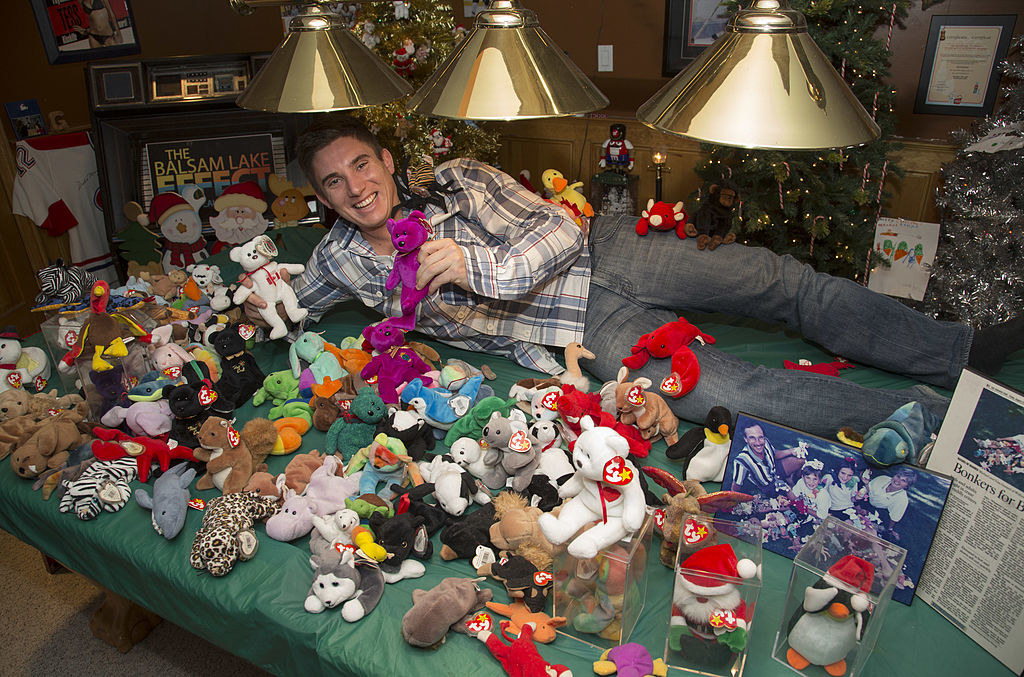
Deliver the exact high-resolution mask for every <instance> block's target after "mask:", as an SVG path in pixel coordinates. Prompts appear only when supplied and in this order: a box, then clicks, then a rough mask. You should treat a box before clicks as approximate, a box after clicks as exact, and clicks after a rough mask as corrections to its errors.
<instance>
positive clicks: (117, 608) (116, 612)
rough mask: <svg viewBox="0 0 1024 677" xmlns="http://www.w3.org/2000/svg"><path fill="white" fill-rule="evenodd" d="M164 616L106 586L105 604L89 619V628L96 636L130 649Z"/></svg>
mask: <svg viewBox="0 0 1024 677" xmlns="http://www.w3.org/2000/svg"><path fill="white" fill-rule="evenodd" d="M162 620H163V619H162V618H160V617H159V616H157V615H156V614H155V613H153V612H152V611H150V610H148V609H145V608H143V607H141V606H139V605H138V604H136V603H134V602H132V601H131V600H129V599H126V598H124V597H121V596H120V595H118V594H116V593H113V592H111V591H109V590H107V591H106V598H105V599H104V600H103V604H102V605H100V608H99V609H97V610H96V613H94V614H93V616H92V620H90V621H89V629H90V630H92V634H93V636H95V637H97V638H99V639H102V640H103V641H104V642H106V643H107V644H109V645H110V646H112V647H114V648H115V649H117V650H118V651H120V652H121V653H127V651H128V650H129V649H131V648H132V647H133V646H135V645H136V644H138V643H139V642H141V641H142V640H144V639H145V638H146V635H148V634H149V631H150V630H152V629H153V628H155V627H156V626H157V624H158V623H160V621H162Z"/></svg>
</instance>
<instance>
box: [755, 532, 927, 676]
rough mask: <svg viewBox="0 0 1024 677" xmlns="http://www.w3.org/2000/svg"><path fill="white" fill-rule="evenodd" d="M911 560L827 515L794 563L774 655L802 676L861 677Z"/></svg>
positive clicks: (903, 551)
mask: <svg viewBox="0 0 1024 677" xmlns="http://www.w3.org/2000/svg"><path fill="white" fill-rule="evenodd" d="M906 555H907V551H906V550H905V549H903V548H901V547H899V546H896V545H893V544H892V543H889V542H888V541H883V540H882V539H880V538H878V537H877V536H873V535H872V534H869V533H868V532H866V531H861V530H860V529H857V528H856V527H854V526H852V525H850V524H847V523H846V522H841V521H839V520H838V519H836V518H835V517H828V518H826V519H825V520H824V521H823V522H822V523H821V525H819V526H818V528H817V530H815V532H814V534H813V535H811V537H810V538H809V539H808V540H807V543H806V544H804V547H803V548H801V549H800V552H799V554H797V556H796V559H795V560H794V562H793V574H792V577H791V579H790V582H789V592H788V594H787V596H786V604H785V607H784V611H783V615H782V622H781V625H780V626H779V631H778V633H776V635H775V648H774V650H773V652H772V657H773V658H775V660H777V661H779V662H780V663H782V664H783V665H786V666H788V667H789V668H790V669H792V670H793V671H795V672H798V673H800V674H803V675H812V676H815V677H817V676H819V675H820V676H821V677H829V676H838V675H841V676H843V677H856V675H858V674H859V673H860V671H861V670H862V669H863V667H864V664H865V663H866V662H867V660H868V658H869V657H870V656H871V652H872V650H873V649H874V646H875V642H876V641H877V639H878V634H879V632H880V631H881V628H882V621H883V619H884V616H885V611H886V609H887V608H888V605H889V602H890V599H891V598H892V593H893V589H894V588H895V586H896V579H897V578H898V577H899V573H900V571H901V570H902V568H903V560H904V558H905V557H906Z"/></svg>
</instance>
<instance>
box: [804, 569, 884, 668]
mask: <svg viewBox="0 0 1024 677" xmlns="http://www.w3.org/2000/svg"><path fill="white" fill-rule="evenodd" d="M874 578H875V568H874V566H873V565H872V564H871V563H870V562H868V561H866V560H863V559H861V558H860V557H857V556H855V555H846V556H845V557H843V558H842V559H840V560H839V561H838V562H836V563H835V564H834V565H832V566H831V567H830V568H829V570H828V573H827V574H826V575H824V576H822V578H821V580H820V581H818V582H817V583H815V584H814V585H813V586H810V587H808V588H806V589H805V590H804V603H803V606H802V607H801V608H800V609H797V611H796V613H795V614H793V618H792V620H790V622H789V638H788V641H789V650H788V651H787V652H786V660H787V662H788V663H789V664H790V665H791V666H793V668H795V669H797V670H803V669H804V668H806V667H807V666H808V665H811V664H813V665H820V666H822V667H823V668H824V669H825V671H826V672H828V674H830V675H833V676H834V677H841V675H844V674H845V673H846V656H847V654H849V653H850V650H852V649H853V648H854V647H855V646H856V645H857V643H858V642H860V638H861V636H862V634H863V632H864V624H865V623H866V622H867V619H868V609H869V607H870V605H871V604H870V601H869V600H868V596H867V593H869V592H870V591H871V584H872V582H873V581H874Z"/></svg>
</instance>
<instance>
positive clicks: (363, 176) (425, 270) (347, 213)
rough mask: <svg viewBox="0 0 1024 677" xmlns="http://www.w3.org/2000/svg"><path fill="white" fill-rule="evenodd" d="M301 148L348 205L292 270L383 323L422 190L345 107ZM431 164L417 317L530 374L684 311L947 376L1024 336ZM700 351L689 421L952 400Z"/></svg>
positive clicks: (310, 302)
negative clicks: (778, 328) (583, 215)
mask: <svg viewBox="0 0 1024 677" xmlns="http://www.w3.org/2000/svg"><path fill="white" fill-rule="evenodd" d="M297 154H298V159H299V163H300V164H301V166H302V168H303V170H304V172H305V173H306V176H307V177H308V178H309V179H310V181H311V183H312V185H313V188H314V190H315V191H316V195H317V197H318V198H319V199H320V201H321V202H323V203H324V204H325V205H327V206H328V207H330V208H331V209H333V210H334V211H336V212H337V213H338V214H339V219H338V221H337V222H336V223H335V224H334V227H333V228H332V229H331V230H330V231H329V232H328V233H327V235H325V236H324V238H323V239H322V240H321V241H320V243H319V244H318V245H317V246H316V248H315V249H314V250H313V254H312V256H311V257H310V258H309V261H308V263H307V264H306V270H305V272H304V273H303V274H301V275H299V276H297V277H296V279H294V280H293V281H292V286H293V288H294V289H295V292H296V294H297V296H298V299H299V303H300V304H301V305H302V306H303V307H305V308H308V309H309V319H310V320H312V321H317V320H319V319H320V318H321V317H322V316H323V315H324V313H325V312H326V311H327V310H328V309H329V308H330V307H331V306H333V305H334V304H336V303H338V302H339V301H343V300H346V299H351V298H353V297H355V298H357V299H359V300H360V301H361V302H362V303H363V304H365V305H367V306H370V307H373V308H375V309H376V310H378V311H379V312H380V313H381V314H382V315H384V316H386V317H387V316H394V317H397V316H400V315H401V309H400V307H399V292H398V288H395V289H393V290H391V291H387V290H386V289H385V287H384V284H385V281H386V280H387V277H388V274H389V273H390V272H391V269H392V267H393V264H394V254H395V247H394V246H393V244H392V242H391V237H390V234H389V233H388V230H387V220H388V218H389V217H393V218H400V217H402V216H405V215H407V214H408V211H409V209H408V206H407V204H404V203H407V202H408V201H409V199H410V198H411V197H413V196H411V195H410V194H407V192H406V191H405V190H404V189H403V188H402V187H401V186H402V185H403V184H402V183H401V182H397V181H396V178H395V176H394V171H395V163H394V159H393V158H392V156H391V153H390V152H389V151H388V150H386V149H383V148H381V146H380V144H379V143H378V141H377V139H376V138H375V137H374V136H373V135H372V134H371V133H370V132H369V131H368V130H367V129H366V127H365V126H364V125H363V124H362V123H361V122H359V121H358V120H356V119H354V118H352V117H350V116H347V115H344V114H337V113H335V114H329V115H326V116H324V117H322V118H321V119H319V120H318V121H317V122H315V123H313V125H311V126H310V127H309V129H307V130H306V131H305V132H304V133H303V134H302V135H301V136H300V138H299V140H298V143H297ZM435 175H436V179H437V182H438V184H440V185H442V186H445V187H446V188H445V190H443V191H440V194H441V195H443V202H444V204H445V207H444V208H441V207H440V206H438V204H427V205H426V206H423V204H422V201H421V202H420V203H419V207H418V208H421V210H422V211H423V212H424V213H425V214H426V215H427V216H428V217H429V216H431V215H435V214H442V213H444V212H455V215H454V216H452V217H450V218H448V219H446V220H444V221H442V222H441V223H440V224H439V225H438V226H437V227H436V233H435V236H434V239H432V240H430V241H428V242H426V243H425V244H423V245H422V247H421V248H420V252H419V263H420V265H419V271H418V273H417V278H416V281H417V286H418V288H420V289H423V288H429V295H428V296H427V297H426V298H425V299H424V300H423V301H422V302H420V304H419V307H418V310H417V319H416V328H417V330H418V331H420V332H422V333H423V334H426V335H428V336H431V337H434V338H436V339H438V340H439V341H442V342H444V343H447V344H450V345H453V346H456V347H459V348H465V349H468V350H474V351H481V352H486V353H491V354H497V355H501V356H505V357H508V358H510V359H511V360H513V361H515V362H516V363H518V364H520V365H522V366H524V367H528V368H530V369H536V370H539V371H543V372H547V373H549V374H557V373H560V372H561V371H562V367H561V366H560V365H559V364H558V363H557V362H556V361H555V360H554V359H553V358H552V356H551V354H550V353H549V352H548V349H547V348H545V346H550V347H556V348H560V347H564V346H566V345H567V344H569V343H571V342H574V341H579V342H582V343H583V345H585V346H586V347H587V348H588V349H589V350H590V351H591V352H593V353H594V354H595V355H596V356H597V357H596V359H594V360H593V361H591V362H588V363H587V364H586V365H585V366H586V368H587V370H588V371H589V372H591V373H592V374H593V375H594V376H596V377H597V378H599V379H602V380H612V379H615V377H616V373H617V372H618V370H619V367H621V366H622V365H621V359H622V358H623V357H626V356H628V355H630V348H631V347H632V346H633V345H634V343H636V341H637V339H638V338H639V337H640V336H642V335H643V334H646V333H648V332H651V331H653V330H654V329H657V328H658V327H660V326H662V325H664V324H666V323H668V322H671V321H673V320H675V319H677V317H679V315H680V314H683V315H684V316H685V313H687V312H717V313H727V314H733V315H742V316H747V317H753V318H757V319H761V320H768V321H772V322H783V323H785V324H786V325H787V326H788V327H790V328H791V329H794V330H796V331H799V332H800V333H801V334H803V335H804V336H805V337H806V338H808V339H810V340H812V341H814V342H816V343H818V344H819V345H821V346H822V347H823V348H824V349H825V350H827V351H830V352H832V353H834V354H838V355H842V356H843V357H845V358H846V359H849V360H853V361H856V362H861V363H863V364H867V365H870V366H874V367H878V368H879V369H885V370H888V371H892V372H895V373H899V374H904V375H906V376H909V377H911V378H914V379H917V380H920V381H923V382H925V383H931V384H935V385H939V386H943V387H946V388H952V387H953V386H954V385H955V384H956V381H957V378H958V377H959V374H960V371H961V370H962V369H963V368H964V367H965V366H967V365H970V366H972V367H974V368H977V369H979V370H981V371H985V372H989V373H991V372H994V371H995V370H997V369H998V368H999V366H1000V365H1001V364H1002V363H1003V361H1004V360H1005V358H1006V357H1007V356H1008V355H1009V354H1010V353H1011V352H1013V351H1014V350H1016V349H1018V348H1021V347H1024V316H1020V315H1018V316H1017V317H1016V318H1014V319H1013V320H1010V321H1009V322H1006V323H1004V324H1000V325H995V326H992V327H988V328H986V329H982V330H979V331H974V330H972V329H971V328H970V327H968V326H966V325H961V324H955V323H950V322H940V321H937V320H934V319H931V318H930V317H927V316H926V315H923V314H921V313H918V312H916V311H914V310H912V309H910V308H908V307H907V306H904V305H903V304H901V303H899V302H897V301H895V300H893V299H890V298H888V297H886V296H883V295H881V294H877V293H875V292H872V291H870V290H868V289H867V288H865V287H863V286H861V285H859V284H857V283H855V282H853V281H852V280H847V279H841V278H835V277H831V276H829V275H826V274H823V273H817V272H815V271H814V270H813V269H812V268H811V267H810V266H807V265H804V264H801V263H799V262H798V261H796V259H794V258H792V257H791V256H778V255H776V254H774V253H772V252H770V251H769V250H767V249H763V248H758V247H746V246H742V245H738V244H737V245H730V246H726V247H719V248H717V249H716V250H715V251H713V252H711V251H698V249H697V246H696V244H695V241H694V240H693V239H686V240H679V239H678V238H675V237H638V236H637V235H636V233H635V232H634V227H635V224H636V217H629V216H623V215H610V216H601V217H597V218H596V219H595V220H594V222H593V226H592V227H591V229H590V233H589V242H588V240H587V234H586V233H585V232H583V231H582V230H581V228H580V227H579V226H577V225H576V223H575V222H574V221H573V220H572V218H570V217H569V216H568V214H567V212H565V211H564V210H563V209H562V208H561V207H560V206H556V205H554V204H551V203H549V202H545V201H544V200H542V199H541V198H540V197H538V196H537V195H535V194H533V193H531V192H529V191H528V190H526V189H525V188H524V187H523V186H521V185H520V184H519V183H518V182H516V181H515V180H514V179H513V178H512V177H510V176H508V175H507V174H504V173H502V172H500V171H498V170H496V169H494V168H493V167H490V166H488V165H485V164H482V163H479V162H476V161H474V160H468V159H459V160H451V161H448V162H444V163H442V164H440V165H438V166H437V168H436V170H435ZM435 194H437V193H435ZM440 201H441V200H438V202H440ZM249 299H250V300H249V301H247V302H246V306H247V308H246V314H247V315H248V316H249V317H250V318H253V319H254V321H255V320H256V319H257V318H258V313H257V312H256V308H257V307H260V305H261V304H262V306H263V307H265V305H266V304H265V303H264V302H263V301H262V299H260V298H259V297H257V296H255V295H253V296H250V297H249ZM691 348H692V349H693V352H694V353H695V354H696V357H697V360H698V362H699V364H700V367H701V376H700V380H699V382H698V383H697V385H696V387H695V388H694V389H693V390H692V391H691V392H690V393H689V394H687V395H685V396H683V397H680V398H677V399H669V400H668V401H669V403H670V405H671V407H672V409H673V411H675V413H676V414H677V415H678V416H679V417H680V418H684V419H686V420H689V421H694V422H699V421H701V420H703V419H704V416H705V415H706V414H707V412H708V410H709V409H710V408H711V407H712V406H714V405H723V406H725V407H728V408H729V409H731V410H732V411H734V412H735V411H745V412H748V413H750V414H752V415H754V416H758V417H762V418H766V419H769V420H772V421H776V422H778V423H781V424H784V425H789V426H792V427H794V428H798V429H801V430H806V431H809V432H811V433H815V434H819V435H828V436H831V435H832V434H833V433H834V432H835V430H836V429H837V428H838V427H839V426H841V425H849V426H851V427H853V428H854V429H855V430H862V431H863V430H866V429H867V428H868V427H870V426H871V425H873V424H875V423H877V422H879V421H881V420H883V419H885V418H886V417H888V416H889V414H891V413H892V412H894V411H895V410H896V409H897V408H898V407H900V406H901V405H903V404H905V403H906V402H908V401H911V400H918V401H920V402H921V403H922V404H923V405H925V406H926V407H928V408H930V409H932V410H933V411H934V412H935V413H936V414H938V415H940V416H941V415H943V414H944V413H945V410H946V407H947V406H948V404H949V401H948V399H947V398H945V397H942V396H940V395H939V394H937V393H935V392H934V391H932V390H931V389H930V388H928V387H926V386H923V385H918V386H914V387H912V388H908V389H905V390H891V389H872V388H866V387H863V386H860V385H858V384H856V383H852V382H850V381H847V380H844V379H842V378H836V377H834V376H822V375H819V374H814V373H808V372H805V371H801V370H789V369H770V368H767V367H763V366H758V365H754V364H751V363H749V362H744V361H743V360H740V359H738V358H736V357H733V356H731V355H729V354H727V353H724V352H722V351H720V350H717V349H715V348H714V347H713V346H710V345H700V344H698V343H696V342H694V343H693V344H692V345H691ZM667 372H668V365H667V360H652V361H650V362H648V363H647V365H646V366H645V367H643V368H641V369H639V370H635V371H634V372H632V373H631V376H633V377H637V376H647V377H648V378H650V379H651V381H652V382H654V383H660V382H661V380H662V378H663V377H664V376H665V375H666V374H667Z"/></svg>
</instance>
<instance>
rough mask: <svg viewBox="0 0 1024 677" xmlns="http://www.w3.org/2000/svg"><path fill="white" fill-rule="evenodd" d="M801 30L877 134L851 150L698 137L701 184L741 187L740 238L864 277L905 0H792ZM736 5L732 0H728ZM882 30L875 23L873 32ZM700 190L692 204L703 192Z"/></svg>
mask: <svg viewBox="0 0 1024 677" xmlns="http://www.w3.org/2000/svg"><path fill="white" fill-rule="evenodd" d="M790 4H791V5H792V7H793V9H795V10H798V11H800V12H802V13H803V14H804V16H805V17H806V18H807V24H808V32H809V33H810V35H811V37H812V38H813V39H814V41H815V42H816V43H817V44H818V46H819V47H820V48H821V50H822V52H824V53H825V55H826V56H827V57H828V58H829V59H830V61H831V62H832V65H833V66H835V68H836V70H837V71H838V72H839V73H840V75H841V76H842V77H843V79H844V80H845V81H846V82H847V83H848V84H849V85H850V88H851V89H852V90H853V93H854V95H855V96H856V97H857V99H858V100H859V101H860V102H861V104H862V105H863V106H864V108H865V109H866V110H867V111H868V112H869V113H870V114H871V115H872V117H874V119H875V122H877V123H878V125H879V127H881V129H882V135H881V138H880V139H878V140H877V141H875V142H873V143H869V144H866V145H864V146H860V147H857V148H847V149H828V150H821V151H799V152H796V151H768V150H747V149H742V148H733V147H726V146H714V145H710V144H705V145H703V146H702V149H703V150H704V151H705V153H706V159H705V160H704V161H703V162H702V163H701V164H699V165H698V166H697V168H696V171H697V174H698V175H699V176H700V177H701V179H703V180H704V182H705V184H706V185H711V184H715V183H718V182H721V181H722V180H730V181H732V182H733V183H734V184H735V185H736V186H737V188H738V191H739V199H740V201H741V203H740V206H739V208H737V209H734V210H733V230H734V231H735V232H736V233H737V234H738V239H739V241H740V242H744V243H746V244H751V245H760V246H764V247H767V248H769V249H771V250H772V251H775V252H776V253H779V254H792V255H793V256H795V257H796V258H797V259H799V260H801V261H804V262H807V263H810V264H811V265H812V266H814V268H815V269H817V270H819V271H822V272H827V273H831V274H833V275H841V276H844V277H849V278H853V279H858V280H861V281H862V280H863V279H864V275H865V272H866V269H867V265H868V257H869V256H870V255H871V245H872V243H873V240H874V232H875V222H876V221H877V219H878V216H879V215H880V214H881V211H882V207H881V205H882V204H884V201H885V200H886V199H887V197H888V193H887V192H886V191H885V190H884V188H883V186H884V183H885V179H886V177H887V176H888V175H889V174H896V175H900V174H901V172H900V170H899V168H897V167H896V166H895V165H894V164H893V163H892V161H891V160H890V159H889V156H890V154H891V153H892V152H893V151H895V150H897V149H898V148H899V144H898V143H897V142H896V141H894V140H893V139H892V131H893V128H894V123H895V116H894V115H893V112H892V99H893V96H894V91H893V90H892V88H891V87H890V86H889V85H888V84H886V83H885V79H886V76H887V75H888V72H889V57H890V51H889V46H890V43H891V40H892V35H893V30H894V28H895V27H896V25H897V24H898V22H899V21H900V19H901V18H902V17H905V16H906V14H907V7H908V6H909V5H910V2H909V0H896V1H895V2H893V1H888V2H881V1H872V0H792V1H791V3H790ZM730 8H731V9H732V10H736V9H737V8H738V3H735V2H733V3H730ZM880 29H881V30H880ZM707 196H708V191H707V190H701V191H700V192H699V193H698V195H697V196H696V197H697V200H698V202H699V200H700V199H702V198H705V199H706V198H707Z"/></svg>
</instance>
